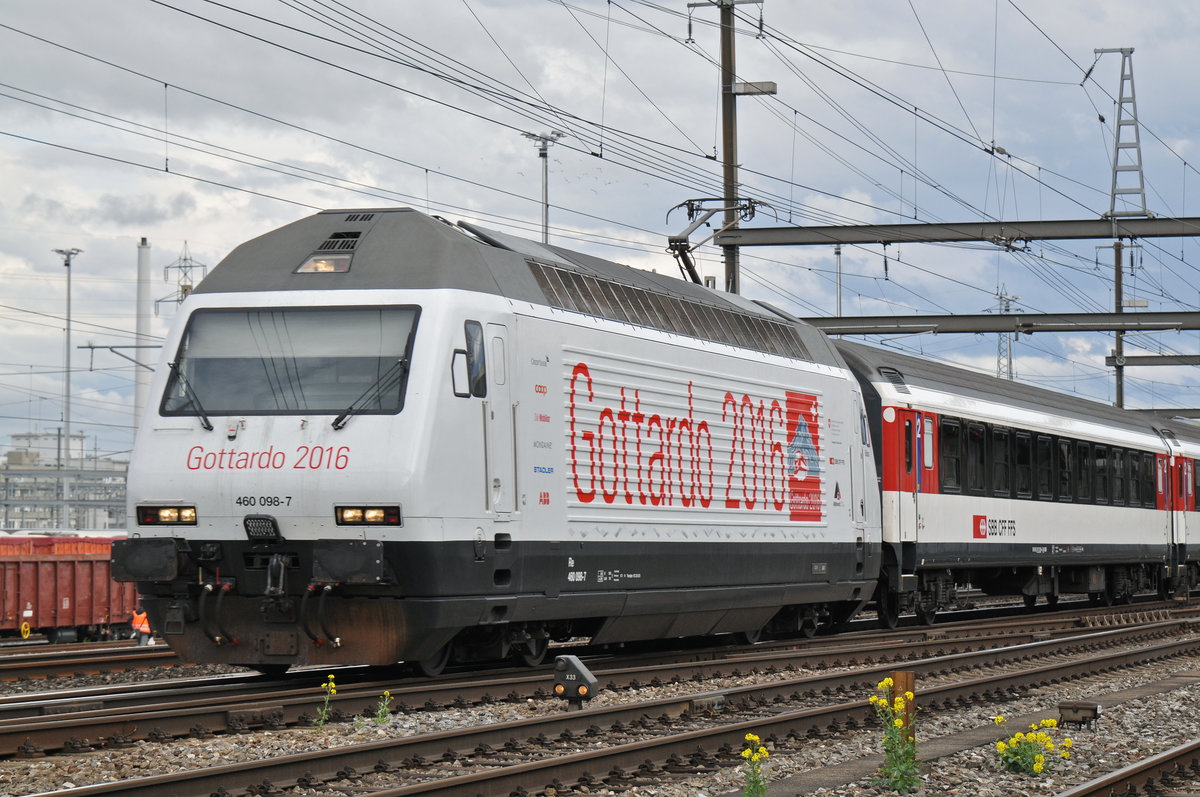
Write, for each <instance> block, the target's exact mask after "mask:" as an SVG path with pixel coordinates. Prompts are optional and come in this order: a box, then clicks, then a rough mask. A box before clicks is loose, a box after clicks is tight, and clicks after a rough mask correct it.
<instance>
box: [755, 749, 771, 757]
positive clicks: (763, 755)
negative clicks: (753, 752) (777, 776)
mask: <svg viewBox="0 0 1200 797" xmlns="http://www.w3.org/2000/svg"><path fill="white" fill-rule="evenodd" d="M758 754H759V755H760V756H762V757H763V758H769V757H770V755H771V754H770V753H768V752H767V748H765V747H760V748H758Z"/></svg>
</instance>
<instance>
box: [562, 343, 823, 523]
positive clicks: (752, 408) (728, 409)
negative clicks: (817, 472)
mask: <svg viewBox="0 0 1200 797" xmlns="http://www.w3.org/2000/svg"><path fill="white" fill-rule="evenodd" d="M620 396H621V400H620V404H619V406H616V407H609V406H604V407H600V408H599V413H598V418H599V420H598V422H597V424H596V428H595V429H594V430H593V429H584V428H582V425H583V424H582V422H581V421H580V420H579V418H578V415H577V413H579V412H580V411H582V410H583V408H584V407H588V408H589V409H590V410H591V411H593V412H594V411H596V409H597V408H596V407H595V406H594V405H595V390H594V389H593V383H592V376H591V373H590V372H589V370H588V367H587V365H586V364H585V363H578V364H577V365H576V366H575V368H574V369H573V370H572V372H571V384H570V405H569V420H570V435H571V446H570V448H571V451H570V456H571V479H572V484H571V488H572V489H573V490H574V492H575V496H576V498H578V500H579V501H581V502H583V503H591V502H593V501H595V500H596V499H597V497H599V498H600V499H601V500H602V501H604V502H605V503H607V504H612V503H621V502H624V503H625V504H629V505H632V504H634V503H635V502H636V503H638V504H640V505H646V504H649V505H651V506H674V505H675V501H676V500H678V502H679V504H680V505H681V506H683V507H685V508H688V507H694V506H699V507H701V508H708V507H709V506H710V505H711V504H712V502H713V500H714V498H716V499H717V501H718V502H719V503H720V502H722V501H723V502H724V506H725V508H726V509H741V508H745V509H751V510H752V509H756V508H758V509H768V508H774V509H775V510H776V511H783V510H784V509H785V508H786V506H787V493H788V488H789V483H788V473H787V462H786V457H785V453H784V445H785V443H781V442H780V441H781V439H784V440H786V437H784V435H787V434H788V428H787V423H788V419H787V418H786V416H785V410H784V407H783V406H781V405H780V403H779V401H778V400H772V401H771V402H770V404H768V403H767V402H766V401H765V400H764V399H759V400H758V401H757V403H756V402H755V400H754V399H752V398H751V397H750V396H749V395H743V396H740V397H739V396H734V395H733V394H732V393H729V392H726V393H725V396H724V401H723V403H722V405H721V423H722V424H726V425H728V426H729V427H731V428H732V432H733V434H732V441H731V444H730V448H729V450H728V451H714V448H713V435H712V431H711V430H710V429H709V424H708V421H707V420H703V419H702V420H699V421H697V420H696V417H695V405H694V394H693V383H692V382H690V381H689V382H688V385H687V414H686V415H681V416H678V417H670V416H663V415H660V414H658V413H655V414H653V415H649V416H647V415H646V414H645V413H643V412H642V408H641V395H640V391H638V390H637V389H634V390H633V391H632V395H630V394H629V392H628V391H627V390H626V389H625V388H624V387H622V388H620ZM801 422H803V421H801ZM718 474H720V476H718ZM714 492H715V495H714ZM818 516H819V513H818Z"/></svg>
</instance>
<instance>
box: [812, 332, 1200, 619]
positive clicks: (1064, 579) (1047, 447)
mask: <svg viewBox="0 0 1200 797" xmlns="http://www.w3.org/2000/svg"><path fill="white" fill-rule="evenodd" d="M836 346H837V348H838V350H839V351H840V352H841V353H842V355H843V356H844V357H845V358H846V360H847V362H848V363H849V364H850V366H851V368H852V369H853V370H854V372H855V373H856V375H857V376H858V378H859V381H860V383H861V384H862V386H863V391H864V395H865V400H866V403H867V407H868V415H869V416H870V418H871V436H872V438H873V440H874V441H875V445H874V450H875V454H876V457H877V462H876V466H877V468H878V470H879V472H880V474H881V479H882V482H881V488H882V507H883V539H884V562H883V571H884V574H883V579H884V581H885V582H886V583H887V584H888V590H887V594H883V593H881V596H880V598H881V604H880V610H881V618H882V619H883V620H884V621H885V623H888V624H894V623H895V619H896V615H897V613H898V612H899V611H900V610H904V609H911V610H914V611H916V612H917V614H918V616H919V617H921V618H922V619H924V620H925V621H927V622H932V621H933V615H934V613H935V612H936V611H938V610H940V609H945V608H947V607H949V606H951V605H952V604H953V603H954V602H955V600H956V594H955V592H956V588H957V587H960V586H962V585H965V584H971V585H974V586H976V587H978V588H981V589H983V590H984V591H985V592H988V593H995V594H1020V595H1023V596H1024V599H1025V602H1026V603H1027V604H1028V605H1030V606H1032V605H1034V603H1035V602H1036V601H1037V599H1038V598H1039V597H1044V598H1045V600H1046V601H1047V602H1049V603H1051V604H1053V603H1055V602H1057V600H1058V598H1059V596H1060V595H1061V594H1064V593H1087V594H1088V595H1089V596H1091V598H1092V599H1093V600H1094V601H1097V602H1103V603H1111V602H1113V601H1127V600H1129V599H1131V598H1132V596H1133V594H1134V593H1135V592H1140V591H1145V590H1154V589H1157V590H1159V591H1160V592H1162V593H1163V594H1165V593H1166V591H1167V590H1168V588H1169V587H1170V586H1171V584H1172V578H1173V576H1174V575H1175V574H1176V573H1175V571H1173V569H1172V568H1173V567H1176V566H1177V565H1176V563H1177V562H1178V561H1180V560H1179V547H1180V546H1178V545H1176V540H1175V536H1176V535H1179V534H1181V533H1182V524H1181V520H1182V513H1176V514H1175V516H1174V517H1173V513H1172V512H1171V511H1168V510H1169V509H1171V508H1173V507H1178V506H1181V505H1182V504H1181V502H1183V501H1186V502H1188V503H1187V506H1189V507H1191V508H1193V509H1194V507H1195V503H1194V502H1195V496H1194V492H1193V490H1192V485H1193V482H1192V481H1191V478H1190V477H1189V478H1187V479H1184V480H1183V482H1181V483H1183V484H1184V485H1185V487H1186V490H1184V492H1183V493H1181V494H1176V493H1175V492H1174V491H1173V488H1172V481H1171V479H1169V478H1167V476H1168V471H1169V469H1170V468H1172V467H1174V468H1176V469H1177V475H1178V474H1183V473H1185V472H1186V473H1191V472H1192V471H1191V467H1192V466H1191V460H1190V459H1184V458H1182V456H1181V457H1179V458H1178V459H1176V460H1173V459H1172V456H1171V454H1172V452H1171V451H1170V450H1168V448H1167V443H1166V438H1165V437H1164V435H1163V433H1161V432H1160V431H1159V430H1158V429H1157V428H1156V426H1155V423H1154V422H1152V419H1151V418H1150V417H1149V416H1147V415H1144V414H1139V413H1135V412H1129V411H1123V410H1119V409H1116V408H1114V407H1111V406H1108V405H1105V404H1100V403H1098V402H1093V401H1087V400H1083V399H1079V398H1075V397H1072V396H1068V395H1065V394H1062V393H1057V392H1053V391H1048V390H1043V389H1040V388H1036V387H1032V386H1029V385H1023V384H1020V383H1018V382H1012V381H1007V380H1002V379H996V378H994V377H990V376H985V375H981V374H977V373H972V372H969V371H965V370H962V369H958V368H954V367H952V366H947V365H942V364H939V363H935V362H930V361H929V360H926V359H920V358H916V357H911V356H906V355H902V354H898V353H894V352H889V351H887V350H884V349H880V348H875V347H871V346H864V345H862V344H858V343H850V342H846V341H838V342H837V343H836ZM1196 439H1197V438H1196V437H1192V438H1191V440H1193V441H1195V440H1196ZM1190 445H1191V446H1192V448H1191V451H1192V452H1194V453H1200V448H1196V447H1195V443H1194V442H1193V443H1191V444H1190ZM1183 451H1184V449H1183V447H1182V444H1181V445H1180V447H1179V452H1180V453H1181V454H1182V453H1183ZM1188 514H1189V515H1191V516H1192V517H1194V516H1195V515H1194V513H1192V512H1189V513H1188Z"/></svg>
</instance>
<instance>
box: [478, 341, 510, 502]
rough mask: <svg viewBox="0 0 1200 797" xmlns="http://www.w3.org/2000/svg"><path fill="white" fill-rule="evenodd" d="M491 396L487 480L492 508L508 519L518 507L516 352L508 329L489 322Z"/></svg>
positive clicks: (487, 415)
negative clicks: (514, 395)
mask: <svg viewBox="0 0 1200 797" xmlns="http://www.w3.org/2000/svg"><path fill="white" fill-rule="evenodd" d="M485 337H486V340H487V357H488V379H489V381H490V382H491V384H489V385H488V397H487V401H486V402H485V403H484V423H485V425H486V427H487V451H486V456H487V479H488V481H487V483H488V497H489V499H490V501H491V510H492V511H493V512H495V513H496V516H497V519H498V520H506V519H507V516H508V513H510V512H512V511H513V510H514V509H515V508H516V486H517V485H516V463H515V460H514V456H515V449H514V446H513V407H512V399H511V393H512V378H511V377H512V365H513V358H512V353H511V352H510V351H508V348H509V346H508V329H507V327H505V326H504V325H503V324H488V325H487V333H486V335H485Z"/></svg>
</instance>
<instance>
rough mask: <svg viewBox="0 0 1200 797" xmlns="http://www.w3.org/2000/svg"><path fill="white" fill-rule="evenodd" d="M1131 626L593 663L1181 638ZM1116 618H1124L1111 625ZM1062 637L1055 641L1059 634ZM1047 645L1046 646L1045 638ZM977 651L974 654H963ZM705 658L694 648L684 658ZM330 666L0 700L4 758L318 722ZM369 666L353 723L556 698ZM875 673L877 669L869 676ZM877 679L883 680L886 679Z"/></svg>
mask: <svg viewBox="0 0 1200 797" xmlns="http://www.w3.org/2000/svg"><path fill="white" fill-rule="evenodd" d="M1116 617H1118V618H1123V620H1124V622H1125V623H1126V625H1125V626H1124V627H1123V628H1121V629H1120V630H1116V631H1113V632H1112V633H1108V634H1100V635H1099V636H1096V635H1095V634H1094V633H1093V632H1091V631H1090V629H1088V628H1087V627H1076V626H1074V625H1073V624H1071V623H1069V622H1067V621H1064V619H1062V618H1059V619H1057V620H1053V619H1049V618H1047V619H1044V620H1043V621H1041V622H1039V623H1035V624H1032V625H1031V624H1030V623H1028V622H1024V621H1022V622H1020V623H1019V625H1017V626H1015V627H1014V625H1013V621H1011V620H1009V621H1006V622H1003V623H1001V622H994V623H992V624H991V625H990V626H985V627H984V628H982V629H980V628H972V627H968V626H966V625H964V626H959V627H949V626H948V627H945V628H942V629H938V630H937V631H905V632H900V633H891V634H886V635H884V636H883V638H882V639H879V638H873V637H868V638H867V639H865V640H863V641H860V642H858V643H850V644H846V643H844V642H843V643H842V644H818V645H812V646H809V645H804V646H802V647H797V646H795V645H794V644H792V645H786V646H782V645H781V646H776V647H774V648H771V647H764V648H763V649H755V648H750V649H742V650H741V651H740V652H729V651H726V652H725V655H724V656H722V657H720V658H717V657H716V655H717V654H716V652H714V651H706V652H704V654H703V655H704V656H706V657H707V659H706V660H702V661H694V660H686V661H683V662H680V661H679V656H678V655H676V656H666V657H664V656H663V655H661V654H654V655H650V656H645V657H642V660H641V661H640V662H639V663H638V664H637V666H627V664H626V663H625V662H627V660H625V659H622V660H611V659H610V660H603V659H597V660H594V661H592V662H591V666H592V667H594V668H595V671H596V673H597V674H598V677H600V678H601V683H602V685H603V686H604V687H605V688H607V689H608V690H610V691H611V690H618V689H630V688H635V689H636V688H638V687H640V686H646V685H655V686H657V685H661V684H664V683H677V684H678V683H686V682H702V681H704V680H707V679H712V678H717V677H739V676H746V677H750V676H754V677H756V678H757V677H783V676H784V675H786V674H787V673H802V672H805V671H812V670H834V669H841V668H859V669H858V671H862V672H868V673H876V672H879V671H883V669H886V667H884V668H882V669H881V668H880V667H873V666H872V665H873V664H875V663H876V662H882V661H895V660H896V658H897V657H896V651H897V650H903V651H904V656H903V657H905V658H908V659H912V658H916V657H932V658H937V659H942V658H944V659H945V660H948V661H954V662H956V666H980V665H982V664H987V663H989V662H991V661H993V660H994V655H995V654H993V653H992V652H991V651H993V650H994V649H995V648H996V647H997V646H999V645H1002V644H1003V645H1006V646H1007V647H1008V648H1009V649H1010V650H1018V649H1020V647H1021V645H1028V646H1029V647H1028V648H1027V649H1026V650H1025V651H1024V652H1023V653H1022V655H1048V652H1049V651H1055V650H1061V649H1067V648H1069V647H1071V646H1072V645H1074V644H1078V643H1076V642H1074V641H1073V640H1074V639H1076V638H1078V637H1080V636H1087V635H1088V634H1089V633H1091V634H1092V642H1091V644H1108V645H1112V644H1121V643H1123V642H1124V641H1126V640H1128V639H1131V638H1134V639H1137V638H1152V637H1154V636H1156V635H1162V634H1166V633H1172V630H1173V629H1175V628H1177V627H1178V624H1179V623H1180V622H1186V621H1180V620H1172V619H1169V617H1168V615H1167V614H1166V613H1165V612H1154V613H1151V612H1127V613H1124V614H1123V615H1117V616H1116ZM1113 622H1116V620H1113ZM1052 633H1053V634H1054V635H1055V636H1056V638H1054V639H1049V638H1048V637H1049V636H1050V635H1051V634H1052ZM1035 640H1037V641H1035ZM961 650H973V651H974V652H973V653H959V651H961ZM693 658H695V655H694V654H685V659H693ZM324 673H325V671H324V670H320V671H316V670H314V671H312V672H310V673H309V674H307V675H305V674H302V673H301V674H297V676H299V677H292V678H289V679H285V680H283V681H276V682H272V681H269V680H265V679H264V678H263V677H262V676H246V675H230V676H222V677H218V678H204V679H198V680H197V681H190V682H185V683H183V684H176V683H174V682H157V683H148V684H141V685H132V686H131V687H130V688H128V689H123V690H122V691H119V692H113V690H112V689H111V688H91V689H81V690H73V691H69V692H64V693H57V694H55V695H54V696H47V695H33V696H30V695H13V696H9V697H5V698H0V756H19V757H35V756H39V755H42V754H45V753H48V752H57V751H64V752H69V753H70V752H81V751H86V750H88V749H92V748H94V747H97V746H105V747H112V746H116V747H121V746H126V745H129V744H131V743H133V742H135V741H138V740H142V739H149V740H154V741H162V740H166V739H169V738H174V737H180V736H203V735H208V734H212V733H222V732H226V731H245V730H249V729H256V728H267V729H274V728H283V727H287V726H295V725H309V724H311V723H312V721H313V720H314V718H315V714H314V712H315V707H314V694H315V693H317V691H316V690H317V687H316V684H317V683H318V682H319V679H321V678H323V677H324ZM372 675H373V673H371V672H370V671H369V670H366V669H365V668H358V669H357V670H349V671H347V672H345V673H342V674H341V675H339V679H340V682H339V685H338V700H337V702H336V705H335V708H334V710H333V715H332V719H334V720H335V721H349V720H350V719H351V718H352V717H354V716H357V715H360V714H363V713H371V712H372V711H373V710H374V707H375V705H376V704H377V702H378V699H379V695H380V694H382V693H383V692H384V691H385V690H387V691H389V692H390V693H391V695H392V697H393V698H394V700H395V702H394V704H393V708H394V709H395V710H398V711H408V710H411V709H415V708H423V709H437V708H440V707H445V706H466V705H471V704H482V705H487V704H491V703H497V702H504V701H508V702H516V701H520V700H529V699H535V700H541V699H545V698H548V697H549V696H550V695H549V688H550V680H549V678H550V675H549V670H548V669H547V668H541V669H539V670H536V671H529V670H521V671H517V672H512V671H508V672H500V673H493V674H482V675H481V674H472V675H471V676H469V677H467V678H465V679H464V678H461V677H446V676H443V677H442V678H438V679H411V678H408V679H402V680H395V679H388V680H383V681H381V680H378V679H377V678H374V677H371V676H372ZM868 677H871V676H868ZM821 678H822V679H823V681H822V683H821V687H820V688H822V689H829V690H834V691H839V690H844V689H847V688H849V686H850V684H852V683H854V682H855V677H854V675H853V673H851V674H850V675H849V676H847V675H846V674H844V673H843V674H826V675H823V676H821ZM877 680H878V679H877Z"/></svg>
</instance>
